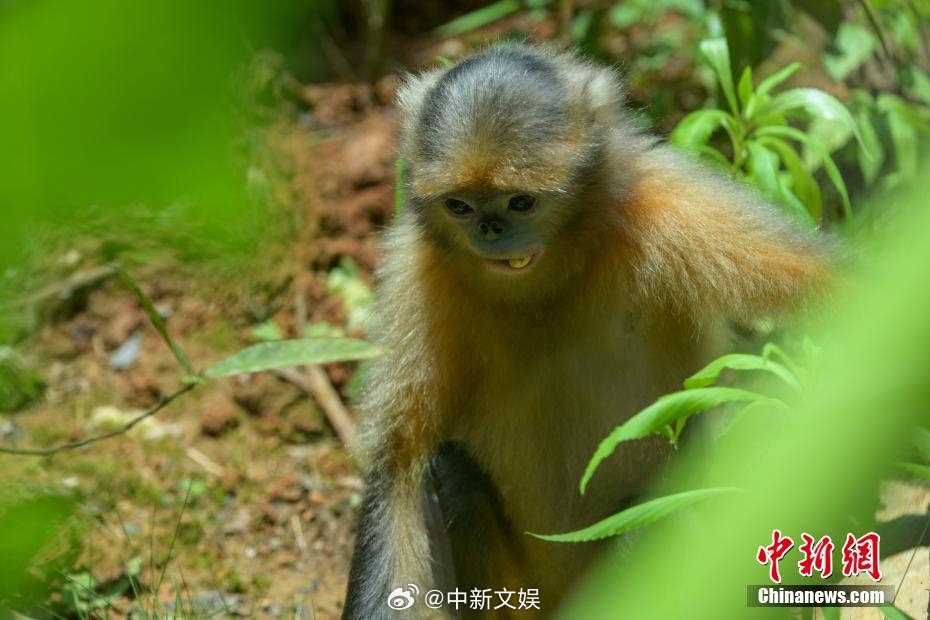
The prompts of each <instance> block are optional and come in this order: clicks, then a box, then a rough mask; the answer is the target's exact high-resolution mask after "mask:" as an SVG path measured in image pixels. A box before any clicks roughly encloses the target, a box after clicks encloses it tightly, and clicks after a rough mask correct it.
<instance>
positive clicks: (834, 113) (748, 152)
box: [671, 38, 859, 227]
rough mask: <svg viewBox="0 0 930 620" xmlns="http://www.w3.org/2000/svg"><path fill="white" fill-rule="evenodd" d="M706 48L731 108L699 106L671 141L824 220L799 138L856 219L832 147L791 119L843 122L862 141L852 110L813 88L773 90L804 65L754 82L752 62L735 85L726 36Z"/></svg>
mask: <svg viewBox="0 0 930 620" xmlns="http://www.w3.org/2000/svg"><path fill="white" fill-rule="evenodd" d="M701 52H702V54H703V56H704V58H705V60H706V61H707V63H708V64H709V65H710V67H711V68H712V69H713V72H714V75H715V77H716V80H717V83H718V85H719V87H720V90H721V92H722V93H723V98H724V101H725V102H726V106H725V107H722V108H721V109H705V110H697V111H695V112H692V113H691V114H689V115H688V116H686V117H685V118H684V119H683V120H682V121H681V123H679V125H678V126H677V127H676V128H675V130H674V131H673V132H672V135H671V141H672V142H673V143H674V144H676V145H678V146H681V147H683V148H686V149H690V150H692V151H695V152H697V153H701V154H704V155H706V156H708V157H710V159H711V161H713V162H716V163H718V164H721V165H724V164H725V165H726V166H727V167H728V168H729V169H730V172H731V173H732V174H733V175H734V176H737V177H740V178H743V179H746V180H749V181H751V182H752V183H754V184H755V186H756V187H757V188H758V189H759V191H760V192H761V193H762V194H763V195H764V196H765V197H766V198H768V199H769V200H771V201H773V202H776V203H778V204H780V205H782V207H783V208H784V210H785V212H786V213H788V214H790V215H791V216H793V217H794V218H795V219H796V220H798V221H799V222H801V223H803V224H806V225H807V226H810V227H815V226H817V225H819V224H820V220H821V214H822V208H823V207H822V199H821V195H820V189H819V187H818V185H817V182H816V180H815V179H814V176H813V172H814V170H813V168H812V165H811V164H809V163H807V162H805V158H803V157H802V155H801V153H800V152H799V151H798V150H797V147H796V146H795V145H794V144H792V142H794V143H797V144H799V145H800V146H802V147H804V148H805V149H806V151H807V152H810V153H813V154H814V155H815V156H816V161H819V162H820V163H822V165H823V166H824V170H825V172H826V174H827V177H828V178H829V179H830V182H831V183H832V184H833V185H834V186H835V187H836V190H837V192H838V193H839V195H840V199H841V201H842V205H843V213H844V215H845V218H846V221H847V224H850V225H851V223H852V207H851V205H850V202H849V195H848V193H847V191H846V184H845V183H844V181H843V178H842V176H841V175H840V173H839V170H838V168H837V167H836V164H835V163H834V162H833V159H832V158H831V156H830V154H829V152H828V151H827V149H825V148H823V146H821V145H820V144H819V143H818V142H817V141H816V140H814V139H813V138H811V137H810V136H809V135H808V134H806V133H804V132H802V131H799V130H798V129H796V128H794V127H792V126H790V125H789V124H788V122H789V120H797V119H810V120H811V121H814V120H818V121H820V122H823V123H828V124H829V125H830V126H831V127H832V126H840V127H843V128H845V129H847V130H848V131H849V132H850V133H851V134H852V135H854V136H856V137H857V138H858V132H859V130H858V127H857V125H856V122H855V121H854V120H853V118H852V116H851V115H850V113H849V111H848V110H847V109H846V108H845V106H843V104H841V103H840V102H839V101H837V100H836V99H835V98H833V97H832V96H830V95H828V94H827V93H825V92H823V91H820V90H817V89H814V88H793V89H789V90H786V91H783V92H781V93H778V94H772V91H773V90H774V89H775V87H776V86H778V85H779V84H781V83H783V82H784V81H785V80H787V79H788V78H789V77H790V76H791V75H792V74H793V73H794V72H795V71H797V70H798V69H799V68H800V65H799V64H798V63H794V64H791V65H789V66H787V67H785V68H783V69H782V70H780V71H778V72H777V73H775V74H773V75H771V76H769V77H768V78H766V79H764V80H762V81H761V82H760V83H759V84H758V85H757V86H755V87H754V86H753V78H752V70H751V69H750V68H749V67H746V68H745V69H744V70H743V72H742V74H741V76H740V80H739V83H738V84H734V82H733V74H732V72H731V67H730V54H729V50H728V49H727V44H726V41H725V40H724V39H722V38H716V39H708V40H706V41H704V42H702V43H701ZM718 130H723V131H724V132H725V133H726V135H727V136H728V137H729V141H730V147H731V149H732V155H731V157H730V158H729V159H728V158H727V157H726V156H725V155H724V154H723V153H721V152H719V151H717V150H716V149H714V148H713V147H711V146H710V145H709V144H708V142H709V140H710V138H711V137H712V135H713V134H714V133H715V132H716V131H718Z"/></svg>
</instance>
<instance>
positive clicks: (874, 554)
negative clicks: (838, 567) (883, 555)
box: [843, 532, 882, 581]
mask: <svg viewBox="0 0 930 620" xmlns="http://www.w3.org/2000/svg"><path fill="white" fill-rule="evenodd" d="M879 541H880V539H879V537H878V534H876V533H875V532H869V533H868V534H866V535H864V536H861V537H859V538H856V537H855V536H853V535H852V534H846V542H845V543H844V544H843V574H844V575H845V576H847V577H854V576H856V575H858V574H859V573H866V574H867V575H868V576H869V577H871V578H872V581H878V580H879V579H881V578H882V569H881V568H880V567H879V565H878V543H879Z"/></svg>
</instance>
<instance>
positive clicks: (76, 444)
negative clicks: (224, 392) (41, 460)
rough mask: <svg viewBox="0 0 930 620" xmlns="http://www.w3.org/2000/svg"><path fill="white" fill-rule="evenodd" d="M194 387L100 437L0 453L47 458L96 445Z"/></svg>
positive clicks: (1, 448)
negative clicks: (51, 455) (49, 446)
mask: <svg viewBox="0 0 930 620" xmlns="http://www.w3.org/2000/svg"><path fill="white" fill-rule="evenodd" d="M195 387H197V384H196V383H190V384H188V385H185V386H184V387H182V388H181V389H180V390H178V391H177V392H174V393H172V394H169V395H168V396H165V397H164V398H162V399H161V400H160V401H158V402H157V403H155V404H154V405H152V407H150V408H149V409H146V410H145V411H143V412H142V413H140V414H139V415H137V416H136V417H134V418H133V419H131V420H130V421H129V422H126V424H124V425H123V426H121V427H119V428H118V429H116V430H112V431H109V432H106V433H103V434H101V435H94V436H93V437H88V438H87V439H82V440H80V441H72V442H70V443H64V444H61V445H59V446H54V447H52V448H4V447H0V453H5V454H19V455H26V456H48V455H50V454H56V453H58V452H64V451H65V450H74V449H75V448H81V447H83V446H86V445H89V444H92V443H96V442H98V441H103V440H104V439H109V438H110V437H115V436H117V435H122V434H123V433H125V432H127V431H129V430H130V429H131V428H132V427H133V426H135V425H136V424H138V423H139V422H141V421H142V420H144V419H145V418H148V417H150V416H152V415H155V414H156V413H157V412H159V411H161V410H162V409H164V408H165V406H166V405H168V403H170V402H171V401H173V400H174V399H175V398H177V397H178V396H180V395H181V394H186V393H187V392H190V391H191V390H193V389H194V388H195Z"/></svg>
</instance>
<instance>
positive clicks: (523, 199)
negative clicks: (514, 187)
mask: <svg viewBox="0 0 930 620" xmlns="http://www.w3.org/2000/svg"><path fill="white" fill-rule="evenodd" d="M535 206H536V198H534V197H533V196H529V195H527V194H520V195H519V196H514V197H513V198H511V199H510V202H509V203H507V208H508V209H510V210H511V211H517V212H519V213H525V212H527V211H529V210H530V209H532V208H533V207H535Z"/></svg>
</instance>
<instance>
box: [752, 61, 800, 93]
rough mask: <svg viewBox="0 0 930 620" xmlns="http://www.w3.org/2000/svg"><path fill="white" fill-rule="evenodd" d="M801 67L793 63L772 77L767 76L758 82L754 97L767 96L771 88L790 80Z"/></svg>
mask: <svg viewBox="0 0 930 620" xmlns="http://www.w3.org/2000/svg"><path fill="white" fill-rule="evenodd" d="M801 66H802V65H801V63H799V62H793V63H791V64H790V65H788V66H787V67H785V68H784V69H781V70H780V71H776V72H775V73H773V74H772V75H770V76H768V77H767V78H765V79H764V80H762V81H761V82H759V85H758V86H756V96H757V97H764V96H765V95H768V94H769V92H770V91H771V90H772V89H773V88H775V87H776V86H778V85H779V84H781V83H782V82H784V81H785V80H787V79H788V78H790V77H791V76H792V75H794V73H795V72H796V71H797V70H798V69H800V68H801Z"/></svg>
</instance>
